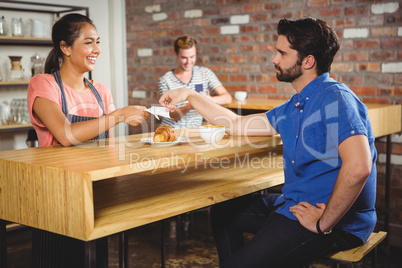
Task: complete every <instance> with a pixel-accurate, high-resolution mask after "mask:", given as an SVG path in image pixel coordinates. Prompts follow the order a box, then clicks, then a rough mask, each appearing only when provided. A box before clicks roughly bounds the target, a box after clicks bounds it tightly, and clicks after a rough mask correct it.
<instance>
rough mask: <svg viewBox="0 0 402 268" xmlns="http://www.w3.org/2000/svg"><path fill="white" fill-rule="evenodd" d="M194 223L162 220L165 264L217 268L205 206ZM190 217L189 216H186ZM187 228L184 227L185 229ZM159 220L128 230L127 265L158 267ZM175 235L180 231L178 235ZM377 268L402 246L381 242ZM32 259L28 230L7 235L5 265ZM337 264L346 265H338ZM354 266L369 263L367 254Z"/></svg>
mask: <svg viewBox="0 0 402 268" xmlns="http://www.w3.org/2000/svg"><path fill="white" fill-rule="evenodd" d="M193 216H194V219H193V221H191V222H192V223H193V225H191V224H190V225H189V226H188V228H186V224H185V223H186V222H189V221H188V220H186V216H181V221H180V222H181V225H180V230H181V231H180V232H176V230H177V229H178V225H177V223H178V222H177V221H176V219H177V218H174V219H169V220H166V221H165V230H166V232H165V234H166V267H167V268H215V267H216V268H217V267H218V257H217V254H216V250H215V244H214V241H213V237H212V234H211V233H210V232H209V229H208V220H207V213H206V210H202V211H199V212H197V213H194V214H193ZM187 219H189V217H187ZM185 229H187V231H186V230H185ZM160 234H161V223H154V224H150V225H147V226H143V227H140V228H136V229H133V230H130V231H129V239H128V241H129V267H134V268H137V267H138V268H157V267H160V264H161V261H160V260H161V257H160V256H161V254H160V253H161V251H160V245H161V243H160V237H161V236H160ZM177 235H180V237H179V239H178V237H177ZM118 244H119V237H118V236H117V235H114V236H111V237H110V238H109V267H110V268H114V267H118V266H119V260H118V256H119V255H118ZM378 257H379V258H378V264H377V267H378V268H401V267H402V249H401V248H390V247H386V246H385V245H382V246H380V248H379V251H378ZM30 259H31V231H30V229H29V228H23V229H19V230H15V231H12V232H10V233H9V235H8V264H9V265H8V268H28V267H30ZM330 265H331V264H330V263H329V262H316V263H314V264H311V265H310V268H327V267H330ZM340 267H347V266H345V265H341V266H340ZM355 267H363V268H366V267H371V265H370V258H369V257H368V258H365V259H364V262H363V263H362V264H358V265H356V266H355Z"/></svg>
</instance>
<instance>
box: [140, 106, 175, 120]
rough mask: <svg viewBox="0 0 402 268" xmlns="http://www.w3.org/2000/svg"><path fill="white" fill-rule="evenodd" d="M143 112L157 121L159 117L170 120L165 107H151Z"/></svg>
mask: <svg viewBox="0 0 402 268" xmlns="http://www.w3.org/2000/svg"><path fill="white" fill-rule="evenodd" d="M145 111H146V112H148V113H150V114H153V115H154V116H155V117H156V119H158V120H159V116H163V117H167V118H170V115H169V112H168V111H166V108H165V107H158V106H152V107H151V108H148V109H145Z"/></svg>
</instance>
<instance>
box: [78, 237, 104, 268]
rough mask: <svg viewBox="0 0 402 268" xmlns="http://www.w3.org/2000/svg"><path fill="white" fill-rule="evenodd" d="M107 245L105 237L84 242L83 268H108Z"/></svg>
mask: <svg viewBox="0 0 402 268" xmlns="http://www.w3.org/2000/svg"><path fill="white" fill-rule="evenodd" d="M108 244H109V243H108V238H107V237H103V238H99V239H97V240H94V241H88V242H85V244H84V250H85V268H107V267H108Z"/></svg>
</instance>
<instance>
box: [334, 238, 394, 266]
mask: <svg viewBox="0 0 402 268" xmlns="http://www.w3.org/2000/svg"><path fill="white" fill-rule="evenodd" d="M386 236H387V233H386V232H378V233H375V232H373V233H372V234H371V235H370V237H369V239H368V240H367V242H366V243H365V244H363V245H361V246H359V247H355V248H352V249H348V250H344V251H339V252H337V253H334V254H331V255H328V256H327V257H328V258H330V259H331V260H332V261H335V262H337V266H339V263H348V264H350V265H352V267H353V266H354V264H355V263H357V262H360V261H361V260H362V259H363V258H364V256H366V255H367V254H369V253H370V252H371V250H373V249H374V252H372V258H371V267H375V266H376V264H377V246H378V244H380V243H381V241H383V240H384V239H385V237H386Z"/></svg>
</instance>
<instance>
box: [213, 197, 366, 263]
mask: <svg viewBox="0 0 402 268" xmlns="http://www.w3.org/2000/svg"><path fill="white" fill-rule="evenodd" d="M278 196H279V194H270V195H255V194H253V195H248V196H244V197H239V198H236V199H233V200H230V201H227V202H223V203H220V204H216V205H214V206H213V207H212V209H211V224H212V230H213V232H214V236H215V241H216V246H217V250H218V254H219V262H220V267H222V268H224V267H228V268H236V267H239V268H252V267H264V268H266V267H299V266H302V265H303V264H306V263H308V262H311V261H313V260H315V259H317V258H320V257H322V256H325V255H327V254H329V253H332V252H336V251H340V250H345V249H349V248H353V247H356V246H359V245H361V244H362V241H361V240H360V239H359V238H358V237H356V236H354V235H351V234H349V233H346V232H344V231H341V230H336V229H334V230H333V231H332V233H331V234H329V235H318V234H315V233H312V232H310V231H309V230H307V229H305V228H304V227H303V226H302V225H301V224H300V223H299V222H298V221H294V220H291V219H289V218H287V217H285V216H283V215H281V214H278V213H276V212H275V209H276V208H277V207H274V206H273V204H274V202H275V200H276V199H277V198H278ZM243 232H248V233H252V234H254V237H253V238H252V239H251V240H250V241H249V242H247V243H245V242H244V238H243Z"/></svg>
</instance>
